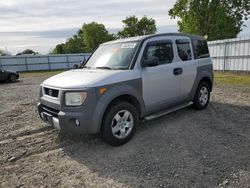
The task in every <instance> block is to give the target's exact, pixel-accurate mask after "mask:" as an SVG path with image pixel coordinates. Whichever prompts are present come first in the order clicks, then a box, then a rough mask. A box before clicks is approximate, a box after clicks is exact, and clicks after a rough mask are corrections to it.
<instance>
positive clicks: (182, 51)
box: [176, 39, 192, 61]
mask: <svg viewBox="0 0 250 188" xmlns="http://www.w3.org/2000/svg"><path fill="white" fill-rule="evenodd" d="M176 45H177V50H178V55H179V57H180V58H181V60H182V61H189V60H191V59H192V55H191V46H190V42H189V40H186V39H184V40H177V41H176Z"/></svg>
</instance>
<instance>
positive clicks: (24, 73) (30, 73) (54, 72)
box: [19, 70, 63, 78]
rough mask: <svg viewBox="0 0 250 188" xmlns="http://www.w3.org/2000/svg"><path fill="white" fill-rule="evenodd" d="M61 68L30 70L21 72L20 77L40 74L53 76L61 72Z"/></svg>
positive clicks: (38, 75)
mask: <svg viewBox="0 0 250 188" xmlns="http://www.w3.org/2000/svg"><path fill="white" fill-rule="evenodd" d="M62 72H63V70H55V71H31V72H21V73H19V74H20V77H22V78H27V77H40V76H54V75H56V74H59V73H62Z"/></svg>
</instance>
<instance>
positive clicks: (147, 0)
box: [0, 0, 250, 54]
mask: <svg viewBox="0 0 250 188" xmlns="http://www.w3.org/2000/svg"><path fill="white" fill-rule="evenodd" d="M175 1H176V0H167V1H165V0H119V1H118V0H104V1H100V0H39V1H38V0H0V49H4V50H7V51H9V52H11V53H12V54H16V53H18V52H21V51H23V50H25V49H27V48H30V49H33V50H35V51H38V52H39V53H41V54H47V53H49V51H50V50H51V49H52V48H54V47H55V46H56V45H57V44H59V43H62V42H65V41H66V40H67V38H69V37H71V36H73V35H74V34H75V33H76V32H77V30H78V29H79V28H81V26H82V25H83V23H90V22H92V21H96V22H98V23H102V24H104V25H105V26H106V28H107V29H108V30H109V31H110V32H117V31H118V30H120V29H121V28H122V20H123V19H124V18H126V17H127V16H131V15H136V16H137V17H142V16H144V15H146V16H147V17H152V18H154V19H155V20H156V25H157V29H158V33H163V32H177V31H178V28H177V20H176V19H170V17H169V16H168V10H169V9H170V8H172V6H173V5H174V3H175ZM246 25H247V27H245V28H244V29H243V31H242V32H241V33H240V34H239V36H250V21H247V23H246Z"/></svg>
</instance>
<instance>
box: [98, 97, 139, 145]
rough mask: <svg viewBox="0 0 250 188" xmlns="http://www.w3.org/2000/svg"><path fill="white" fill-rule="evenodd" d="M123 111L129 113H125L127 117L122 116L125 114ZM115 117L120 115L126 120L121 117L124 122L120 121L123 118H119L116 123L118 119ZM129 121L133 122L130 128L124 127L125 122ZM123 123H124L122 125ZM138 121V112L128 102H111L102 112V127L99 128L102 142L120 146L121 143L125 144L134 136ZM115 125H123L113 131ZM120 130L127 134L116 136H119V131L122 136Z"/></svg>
mask: <svg viewBox="0 0 250 188" xmlns="http://www.w3.org/2000/svg"><path fill="white" fill-rule="evenodd" d="M123 111H124V112H123ZM125 112H126V113H127V112H129V113H130V114H129V113H127V114H129V115H128V118H124V117H123V115H124V116H125ZM116 115H117V116H116ZM131 116H132V118H131ZM115 117H121V118H124V119H127V121H125V120H124V119H123V120H124V122H122V121H123V120H121V122H119V123H118V121H116V119H117V118H115ZM129 121H130V122H131V121H132V122H133V125H132V126H131V127H132V128H128V127H126V126H127V125H128V124H126V123H129ZM123 123H124V124H126V125H124V124H123ZM138 123H139V118H138V112H137V110H136V108H135V107H134V106H133V105H132V104H130V103H127V102H123V101H117V102H115V103H113V104H111V106H110V107H109V108H108V109H107V111H106V112H105V114H104V118H103V122H102V129H101V138H102V139H103V141H104V142H106V143H108V144H110V145H112V146H120V145H122V144H125V143H126V142H128V141H129V140H130V139H131V138H132V137H133V136H134V134H135V131H136V127H137V125H138ZM120 125H121V126H120ZM117 126H118V127H122V126H123V128H120V130H118V131H117V132H116V133H113V130H114V129H115V127H117ZM112 127H113V128H112ZM124 130H125V131H124ZM119 131H120V132H119ZM121 131H122V132H123V133H124V132H125V133H124V134H127V135H126V137H124V138H117V137H118V136H119V133H120V136H123V135H122V132H121Z"/></svg>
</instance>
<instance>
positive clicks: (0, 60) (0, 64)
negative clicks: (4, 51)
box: [0, 58, 2, 69]
mask: <svg viewBox="0 0 250 188" xmlns="http://www.w3.org/2000/svg"><path fill="white" fill-rule="evenodd" d="M0 69H2V58H0Z"/></svg>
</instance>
